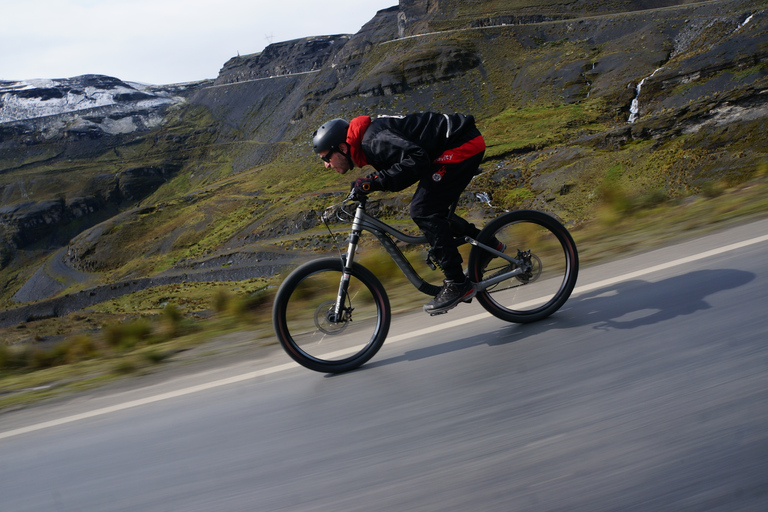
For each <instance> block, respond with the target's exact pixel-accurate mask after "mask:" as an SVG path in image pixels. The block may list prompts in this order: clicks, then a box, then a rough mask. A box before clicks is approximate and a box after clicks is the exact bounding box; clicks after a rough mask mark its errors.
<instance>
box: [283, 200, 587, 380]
mask: <svg viewBox="0 0 768 512" xmlns="http://www.w3.org/2000/svg"><path fill="white" fill-rule="evenodd" d="M366 202H367V197H366V196H355V195H354V194H350V196H348V197H347V198H346V199H345V200H344V201H342V203H339V204H338V205H335V207H336V213H337V216H338V218H339V219H340V220H342V221H344V222H349V221H351V223H352V228H351V231H350V235H349V238H348V246H347V251H346V254H343V253H341V251H340V255H339V257H323V258H320V259H316V260H313V261H310V262H308V263H305V264H303V265H301V266H299V267H298V268H296V269H295V270H294V271H293V272H291V273H290V274H289V275H288V276H287V277H286V278H285V280H284V281H283V283H282V284H281V285H280V288H279V289H278V291H277V294H276V295H275V301H274V305H273V311H272V322H273V325H274V329H275V333H276V334H277V338H278V340H279V342H280V344H281V345H282V347H283V349H285V351H286V352H287V353H288V355H289V356H290V357H291V358H293V359H294V360H295V361H296V362H297V363H299V364H301V365H302V366H304V367H306V368H309V369H311V370H315V371H318V372H324V373H341V372H346V371H349V370H353V369H355V368H357V367H359V366H360V365H362V364H364V363H365V362H367V361H368V360H370V359H371V358H372V357H373V356H374V355H375V354H376V353H377V352H378V351H379V349H380V348H381V346H382V344H383V343H384V340H385V339H386V337H387V333H388V332H389V326H390V322H391V321H392V310H391V308H390V303H389V298H388V296H387V293H386V291H385V289H384V286H383V285H382V283H381V281H380V280H379V279H378V278H377V277H376V275H374V273H373V272H371V271H370V270H368V269H367V268H365V267H364V266H362V265H361V264H360V263H358V262H356V261H355V256H356V252H357V248H358V244H359V242H360V237H361V235H362V233H363V231H368V232H370V233H372V234H373V235H374V236H375V237H376V239H377V240H378V241H379V243H380V244H381V245H382V246H383V247H384V249H385V250H386V252H387V253H388V254H389V256H390V257H391V258H392V259H393V260H394V262H395V264H396V265H397V266H398V267H399V268H400V270H402V272H403V274H404V275H405V277H406V278H407V279H408V281H409V282H410V283H411V284H412V285H413V286H414V287H415V288H416V289H417V290H418V291H420V292H422V293H424V294H425V295H428V296H432V297H433V296H435V295H436V294H437V292H438V291H439V290H440V286H437V285H434V284H430V283H429V282H427V281H426V280H425V279H423V278H422V277H421V276H420V275H419V274H418V273H417V271H416V270H414V268H413V266H412V265H411V263H410V262H409V261H408V259H407V258H406V257H405V255H404V254H403V252H402V251H401V249H400V247H399V246H398V244H397V242H396V241H399V242H402V243H404V244H409V245H410V244H427V240H426V238H425V237H424V236H411V235H407V234H405V233H403V232H401V231H399V230H397V229H396V228H394V227H392V226H390V225H388V224H386V223H385V222H383V221H382V220H380V219H378V218H377V217H375V216H373V215H371V214H369V213H368V212H366ZM355 204H356V206H354V212H352V211H351V210H350V209H351V208H352V207H353V205H355ZM455 208H456V204H454V205H452V207H451V213H453V211H454V210H455ZM324 220H325V221H326V225H328V222H327V217H326V216H325V215H324ZM329 230H330V227H329ZM455 240H456V244H457V246H459V245H463V244H471V246H472V247H471V248H470V251H469V260H468V267H467V270H466V274H467V276H468V277H469V279H470V280H471V282H472V283H473V286H474V288H475V291H476V295H475V298H477V300H478V302H479V303H480V304H481V305H482V307H483V308H485V310H487V311H488V312H489V313H490V314H492V315H493V316H495V317H497V318H500V319H502V320H505V321H508V322H516V323H529V322H535V321H538V320H541V319H543V318H546V317H548V316H550V315H551V314H552V313H554V312H555V311H557V310H558V309H559V308H560V307H561V306H562V305H563V304H564V303H565V301H566V300H568V297H570V295H571V292H572V291H573V288H574V286H575V285H576V278H577V275H578V269H579V260H578V253H577V251H576V244H575V243H574V241H573V238H572V237H571V235H570V233H569V232H568V230H567V229H566V228H565V227H564V226H563V225H562V224H561V223H560V222H559V221H558V220H557V219H555V218H554V217H552V216H551V215H548V214H546V213H543V212H540V211H534V210H516V211H511V212H507V213H503V214H501V215H500V216H499V217H497V218H495V219H493V220H492V221H491V222H489V223H488V224H487V225H486V226H485V227H484V228H483V229H482V230H481V232H480V234H479V235H478V237H477V239H476V240H475V239H472V238H470V237H465V236H457V237H456V238H455ZM497 240H498V241H500V242H502V244H503V245H499V244H498V242H497ZM492 245H495V247H493V246H492ZM502 247H503V251H499V250H497V248H502ZM427 263H428V264H429V265H430V267H431V268H433V269H434V264H433V263H432V260H431V258H430V257H429V256H428V257H427ZM470 300H471V299H470Z"/></svg>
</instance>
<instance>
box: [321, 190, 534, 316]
mask: <svg viewBox="0 0 768 512" xmlns="http://www.w3.org/2000/svg"><path fill="white" fill-rule="evenodd" d="M355 200H356V201H358V204H357V207H356V209H355V216H354V219H353V220H352V231H351V233H350V235H349V245H348V246H347V253H346V255H344V256H342V264H343V268H344V270H343V272H342V278H341V282H340V283H339V293H338V295H337V297H336V304H335V306H334V308H333V315H334V316H335V317H336V319H340V318H341V315H342V311H343V308H344V303H345V301H346V298H347V287H348V284H349V279H350V277H351V275H352V266H353V264H354V260H355V253H356V252H357V246H358V243H359V241H360V236H361V235H362V233H363V231H368V232H370V233H372V234H373V235H374V236H375V237H376V239H377V240H378V241H379V243H381V245H382V246H383V247H384V249H385V250H386V251H387V254H389V256H390V257H391V258H392V259H393V260H394V262H395V264H396V265H397V266H398V268H400V270H401V271H402V272H403V274H404V275H405V277H406V278H407V279H408V281H409V282H410V283H411V284H412V285H413V286H414V287H415V288H416V289H417V290H418V291H420V292H422V293H424V294H426V295H429V296H433V297H434V296H435V295H437V293H438V292H439V291H440V287H439V286H435V285H433V284H430V283H428V282H427V281H425V280H424V279H423V278H422V277H421V276H420V275H419V274H418V272H416V270H415V269H414V268H413V266H412V265H411V263H410V262H409V261H408V259H407V258H406V257H405V255H404V254H403V252H402V251H401V250H400V248H399V247H398V246H397V244H396V243H395V241H394V240H392V237H394V238H395V239H397V240H399V241H401V242H404V243H406V244H409V245H416V244H426V243H428V242H427V238H426V237H425V236H410V235H407V234H405V233H403V232H401V231H399V230H397V229H395V228H393V227H392V226H390V225H388V224H386V223H384V222H383V221H381V220H379V219H377V218H376V217H373V216H371V215H369V214H368V213H367V212H366V211H365V203H366V198H355ZM455 207H456V205H455V204H454V205H453V206H452V207H451V211H453V209H455ZM457 241H460V242H461V244H463V243H469V244H471V245H473V246H475V247H479V248H480V249H483V250H485V251H487V252H489V253H491V254H493V255H494V256H496V257H498V258H503V259H505V260H506V261H508V262H509V263H511V264H512V265H513V268H514V270H510V271H509V272H503V273H501V274H499V275H495V276H493V277H491V278H489V279H485V280H483V281H480V282H479V283H473V286H474V288H475V291H477V292H480V291H483V290H485V289H487V288H489V287H491V286H493V285H495V284H498V283H500V282H501V281H504V280H506V279H510V278H512V277H515V276H518V275H521V274H524V273H525V272H527V271H528V270H529V269H528V266H529V264H528V263H526V262H525V261H524V260H523V259H522V258H519V257H518V258H515V257H512V256H509V255H507V254H504V253H503V252H500V251H497V250H496V249H494V248H492V247H489V246H487V245H485V244H482V243H480V242H478V241H477V240H475V239H474V238H471V237H468V236H466V237H463V238H457ZM518 256H519V255H518Z"/></svg>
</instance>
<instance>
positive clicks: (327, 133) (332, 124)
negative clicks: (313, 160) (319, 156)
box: [312, 119, 349, 153]
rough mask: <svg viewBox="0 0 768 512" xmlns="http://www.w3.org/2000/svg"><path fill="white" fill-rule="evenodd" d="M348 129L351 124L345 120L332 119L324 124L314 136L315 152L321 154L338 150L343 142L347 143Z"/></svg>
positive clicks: (313, 146) (313, 147)
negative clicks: (330, 150)
mask: <svg viewBox="0 0 768 512" xmlns="http://www.w3.org/2000/svg"><path fill="white" fill-rule="evenodd" d="M347 128H349V123H348V122H346V121H345V120H343V119H332V120H330V121H328V122H327V123H323V125H322V126H321V127H320V128H318V129H317V131H316V132H315V133H313V134H312V149H314V150H315V153H319V152H321V151H328V150H329V149H334V148H337V147H338V146H339V144H341V143H342V142H347Z"/></svg>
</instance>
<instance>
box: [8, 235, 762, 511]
mask: <svg viewBox="0 0 768 512" xmlns="http://www.w3.org/2000/svg"><path fill="white" fill-rule="evenodd" d="M766 234H768V222H765V221H763V222H760V223H755V224H751V225H748V226H743V227H741V228H738V229H735V230H729V231H726V232H723V233H719V234H717V235H712V236H709V237H706V238H702V239H698V240H694V241H692V242H689V243H686V244H682V245H677V246H674V247H670V248H667V249H664V250H660V251H655V252H653V253H649V254H646V255H642V256H638V257H633V258H629V259H625V260H622V261H618V262H614V263H611V264H608V265H601V266H599V267H593V268H590V269H587V270H584V271H583V272H582V274H581V276H580V279H579V283H578V284H577V290H576V293H575V294H574V296H573V297H572V298H571V299H570V300H569V302H568V303H567V304H566V305H565V306H564V307H563V308H562V309H561V310H560V311H559V312H558V313H557V314H555V315H554V316H552V317H551V318H549V319H547V320H545V321H543V322H540V323H537V324H531V325H525V326H521V325H512V324H505V323H504V322H501V321H499V320H496V319H494V318H492V317H488V316H487V315H485V314H484V313H483V312H482V310H481V309H479V308H478V307H477V306H476V305H470V306H466V307H465V306H462V307H460V308H457V309H456V310H454V311H453V312H451V313H450V314H448V315H443V316H440V317H435V318H430V317H427V316H425V315H423V314H421V313H418V314H409V315H403V316H400V317H396V318H395V321H394V323H393V332H392V333H391V336H390V338H389V339H388V342H387V343H385V345H384V348H383V349H382V351H381V352H380V353H379V354H378V355H377V356H376V357H375V358H374V359H373V360H372V361H371V362H370V363H369V364H367V365H365V366H364V367H363V368H361V369H360V370H358V371H355V372H351V373H348V374H343V375H338V376H328V375H322V374H319V373H315V372H311V371H308V370H305V369H303V368H301V367H298V366H296V365H294V364H293V363H291V362H289V360H288V358H287V356H285V355H284V354H282V353H281V352H279V351H275V352H273V353H271V354H269V355H268V356H267V357H265V358H261V359H258V360H252V361H244V362H242V363H241V364H238V365H236V366H231V367H227V368H220V369H217V370H213V371H210V372H207V373H205V374H198V375H188V376H184V377H180V378H175V379H172V380H168V381H165V382H159V383H152V385H148V386H146V387H140V386H139V387H134V388H132V389H127V390H124V391H123V392H120V393H114V392H113V393H109V394H106V393H93V394H89V395H85V396H80V397H77V398H74V399H72V400H69V401H66V402H64V403H59V404H56V405H50V406H41V407H35V408H31V409H29V410H25V411H18V412H15V413H8V414H4V415H2V416H0V509H1V510H3V511H6V510H7V511H12V512H22V511H78V512H85V511H98V512H106V511H139V510H140V511H143V512H146V511H186V512H192V511H212V510H216V511H278V510H285V511H311V510H315V511H326V510H334V511H355V510H387V511H390V510H396V511H400V510H407V511H453V510H455V511H470V510H472V511H475V510H482V511H569V512H573V511H589V512H594V511H610V510H616V511H675V512H679V511H689V510H690V511H697V512H698V511H728V512H732V511H761V510H768V428H766V425H768V343H766V342H768V319H767V318H766V314H767V313H768V309H767V308H766V306H767V305H768V265H766V262H767V261H768V258H766V253H767V252H768V236H766ZM758 237H759V238H758Z"/></svg>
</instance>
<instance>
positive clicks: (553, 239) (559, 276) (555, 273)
mask: <svg viewBox="0 0 768 512" xmlns="http://www.w3.org/2000/svg"><path fill="white" fill-rule="evenodd" d="M478 241H479V242H481V243H483V244H485V245H488V246H495V245H496V244H497V243H498V242H501V243H503V244H504V246H505V249H504V251H503V252H504V254H508V255H509V256H511V257H513V258H515V259H516V260H517V261H518V262H519V265H518V264H515V263H511V262H509V261H507V260H504V259H502V258H497V257H495V258H493V259H490V262H489V256H488V253H486V252H485V251H483V250H482V249H480V248H479V247H473V248H472V251H471V252H470V254H469V277H470V279H471V280H472V281H474V282H476V283H478V282H480V281H482V280H483V279H489V278H492V277H494V276H500V275H502V274H504V273H509V272H511V271H513V270H518V273H517V275H515V276H512V277H510V278H508V279H506V280H503V281H501V282H499V283H497V284H494V285H493V286H490V287H488V288H486V289H485V290H483V291H481V292H478V293H477V300H478V302H480V304H481V305H482V306H483V307H484V308H485V309H486V310H487V311H488V312H489V313H491V314H492V315H494V316H496V317H497V318H501V319H502V320H506V321H508V322H517V323H529V322H535V321H538V320H541V319H543V318H546V317H548V316H549V315H551V314H552V313H554V312H555V311H557V310H558V309H560V307H561V306H562V305H563V304H564V303H565V301H566V300H568V297H570V295H571V292H572V291H573V288H574V286H575V285H576V278H577V276H578V272H579V256H578V253H577V251H576V244H575V243H574V241H573V238H572V237H571V235H570V233H568V230H567V229H565V227H564V226H563V225H562V224H561V223H560V222H558V221H557V219H555V218H554V217H552V216H551V215H548V214H546V213H543V212H538V211H533V210H518V211H514V212H509V213H506V214H504V215H502V216H500V217H498V218H496V219H494V220H493V221H492V222H490V223H489V224H488V225H487V226H486V227H485V228H484V229H483V230H482V232H481V233H480V235H479V236H478ZM497 241H498V242H497Z"/></svg>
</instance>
